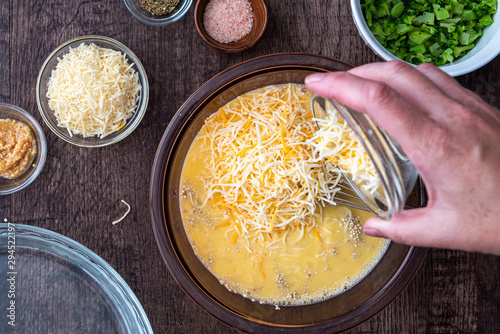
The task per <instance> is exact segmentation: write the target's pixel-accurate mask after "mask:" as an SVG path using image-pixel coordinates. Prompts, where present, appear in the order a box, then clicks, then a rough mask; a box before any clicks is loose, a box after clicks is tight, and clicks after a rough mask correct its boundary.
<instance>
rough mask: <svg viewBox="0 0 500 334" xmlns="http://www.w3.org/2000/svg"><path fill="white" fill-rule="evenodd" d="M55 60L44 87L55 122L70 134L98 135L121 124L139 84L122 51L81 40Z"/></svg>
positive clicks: (129, 112) (130, 111) (134, 100)
mask: <svg viewBox="0 0 500 334" xmlns="http://www.w3.org/2000/svg"><path fill="white" fill-rule="evenodd" d="M58 61H59V62H58V64H57V66H56V69H55V70H53V71H52V76H51V77H50V80H49V83H48V91H47V97H48V99H49V107H50V108H51V109H52V110H53V111H54V114H55V116H56V118H57V122H58V126H60V127H64V128H66V129H67V131H68V133H69V135H70V136H73V135H74V134H80V135H82V136H83V137H92V136H99V138H104V137H106V136H107V135H109V134H110V133H112V132H115V131H118V130H120V129H121V128H122V127H123V126H125V124H126V122H127V120H128V119H129V118H130V117H132V115H133V113H134V112H135V110H136V105H137V100H138V95H139V91H140V89H141V86H140V85H139V77H138V74H137V72H136V71H135V70H134V69H133V65H134V64H130V63H129V62H128V60H127V58H126V57H125V55H124V54H122V53H120V52H119V51H115V50H111V49H107V48H102V47H99V46H97V45H95V44H89V45H88V44H84V43H82V44H80V45H79V46H78V47H77V48H76V49H70V51H69V52H68V53H67V54H65V55H64V56H63V58H62V59H60V58H59V59H58Z"/></svg>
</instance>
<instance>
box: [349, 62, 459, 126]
mask: <svg viewBox="0 0 500 334" xmlns="http://www.w3.org/2000/svg"><path fill="white" fill-rule="evenodd" d="M348 72H349V73H352V74H354V75H356V76H359V77H362V78H366V79H369V80H373V81H379V82H383V83H385V84H386V85H388V86H390V87H391V88H392V89H394V90H395V91H396V92H398V93H399V94H400V95H401V96H403V97H404V98H405V99H406V100H407V101H408V102H410V103H411V104H412V105H413V106H415V107H416V109H418V110H420V111H422V112H424V113H426V114H428V115H433V116H434V115H436V116H437V117H436V118H441V117H442V115H447V114H449V113H452V112H453V110H450V107H449V106H450V105H451V104H452V102H455V101H454V100H453V99H452V98H451V97H450V96H448V95H447V91H448V88H447V87H446V86H440V85H436V84H435V83H434V82H433V81H432V80H431V79H429V78H428V77H427V76H425V75H424V74H422V73H421V72H420V71H417V70H415V68H414V67H413V66H411V65H410V64H407V63H405V62H403V61H400V60H395V61H390V62H385V63H372V64H367V65H364V66H360V67H356V68H353V69H351V70H349V71H348Z"/></svg>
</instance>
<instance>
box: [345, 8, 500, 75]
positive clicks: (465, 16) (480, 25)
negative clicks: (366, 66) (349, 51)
mask: <svg viewBox="0 0 500 334" xmlns="http://www.w3.org/2000/svg"><path fill="white" fill-rule="evenodd" d="M351 9H352V15H353V19H354V23H355V24H356V27H357V28H358V31H359V34H360V35H361V37H362V38H363V40H364V41H365V43H366V44H367V45H368V46H369V47H370V48H371V49H372V50H373V51H374V52H375V53H376V54H377V55H379V56H380V57H381V58H383V59H384V60H394V59H402V60H404V61H406V62H408V63H410V64H414V65H418V64H421V63H424V62H428V63H433V64H435V65H437V66H439V68H441V69H442V70H443V71H445V72H446V73H448V74H449V75H451V76H459V75H463V74H467V73H470V72H472V71H474V70H476V69H478V68H480V67H482V66H484V65H485V64H487V63H488V62H490V61H491V60H492V59H494V58H495V57H496V56H497V55H498V54H500V43H498V41H499V40H500V19H498V15H497V14H496V12H497V9H498V3H497V0H473V1H466V0H378V1H375V0H351Z"/></svg>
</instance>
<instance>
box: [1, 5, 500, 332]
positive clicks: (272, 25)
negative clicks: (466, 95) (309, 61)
mask: <svg viewBox="0 0 500 334" xmlns="http://www.w3.org/2000/svg"><path fill="white" fill-rule="evenodd" d="M267 5H268V8H269V25H268V28H267V31H266V33H265V34H264V36H263V38H262V39H261V41H260V42H259V43H257V44H256V45H255V46H254V47H253V48H251V49H250V50H248V51H246V52H243V53H239V54H233V55H230V54H222V53H218V52H217V51H214V50H212V49H210V48H209V47H207V46H206V45H205V44H204V43H203V42H202V40H201V39H200V38H199V37H198V35H197V33H196V30H195V26H194V21H193V11H194V6H193V7H192V8H191V9H190V11H189V12H188V13H187V15H186V16H185V17H184V18H182V19H181V20H180V21H179V22H177V23H174V24H172V25H169V26H166V27H161V28H156V27H150V26H147V25H144V24H142V23H140V22H138V21H137V20H135V19H134V18H133V17H132V16H131V14H130V13H129V12H128V11H127V9H126V7H125V5H124V3H123V1H120V0H101V1H98V0H85V1H78V0H52V1H47V0H39V1H35V0H31V1H29V0H1V1H0V102H6V103H11V104H15V105H18V106H20V107H22V108H24V109H26V110H27V111H28V112H30V113H31V114H32V115H34V116H35V118H36V119H37V120H38V121H39V122H40V123H41V124H42V127H43V129H44V131H45V134H46V136H47V142H48V149H49V152H48V157H47V162H46V165H45V168H44V170H43V171H42V174H41V175H40V176H39V177H38V179H37V180H36V181H35V182H34V183H32V184H31V185H30V186H29V187H28V188H26V189H24V190H22V191H19V192H17V193H15V194H12V195H8V196H2V197H0V215H1V216H2V217H0V218H2V219H3V218H4V217H7V218H9V220H10V221H11V222H14V223H18V224H29V225H34V226H39V227H43V228H46V229H50V230H53V231H55V232H58V233H61V234H63V235H65V236H68V237H70V238H72V239H74V240H76V241H77V242H80V243H82V244H83V245H85V246H87V247H88V248H90V249H91V250H93V251H94V252H96V253H97V254H98V255H99V256H101V257H102V258H103V259H104V260H106V261H107V262H108V263H109V264H111V266H112V267H113V268H114V269H116V271H117V272H118V273H119V274H120V275H121V276H122V277H123V278H124V279H125V281H126V282H127V283H128V284H129V285H130V287H131V288H132V290H133V291H134V292H135V294H136V295H137V297H138V299H139V300H140V302H141V303H142V305H143V307H144V309H145V311H146V314H147V315H148V317H149V320H150V322H151V325H152V327H153V329H154V331H155V332H156V333H165V332H168V333H200V332H202V331H203V332H205V333H232V332H235V331H234V330H233V329H231V328H229V327H226V326H225V325H223V324H221V323H219V322H218V321H217V320H215V319H213V318H212V317H211V316H209V315H208V314H206V313H205V312H204V311H203V310H201V309H200V308H198V307H197V306H196V305H195V304H194V303H193V302H192V301H191V300H190V299H189V298H188V297H187V296H186V295H185V294H184V293H183V292H182V291H181V289H180V288H179V287H178V286H177V284H176V283H175V281H174V280H173V278H172V276H171V275H170V274H169V272H168V271H167V268H166V266H165V264H164V263H163V260H162V258H161V256H160V253H159V251H158V248H157V246H156V242H155V239H154V235H153V231H152V228H151V218H150V212H149V202H148V195H149V194H148V191H149V181H150V172H151V166H152V163H153V158H154V155H155V152H156V148H157V145H158V143H159V141H160V139H161V136H162V135H163V132H164V131H165V128H166V126H167V125H168V123H169V121H170V119H171V118H172V116H173V115H174V113H175V112H176V110H177V108H179V107H180V106H181V104H182V103H183V101H184V100H186V99H187V98H188V97H189V96H190V95H191V94H192V93H193V92H194V91H195V90H196V89H197V88H198V87H199V86H200V85H202V84H203V83H204V82H205V81H207V80H208V79H209V78H211V77H212V76H213V75H215V74H217V73H218V72H220V71H221V70H223V69H225V68H227V67H228V66H231V65H234V64H237V63H239V62H241V61H243V60H247V59H251V58H253V57H256V56H260V55H265V54H269V53H277V52H308V53H316V54H321V55H325V56H329V57H332V58H336V59H339V60H342V61H345V62H348V63H350V64H353V65H361V64H364V63H369V62H374V61H379V60H380V59H379V58H378V57H377V56H376V55H375V54H374V53H373V52H372V51H371V50H370V49H369V48H368V47H367V46H366V45H365V44H364V43H363V41H362V39H361V37H360V36H359V35H358V32H357V30H356V27H355V25H354V23H353V21H352V18H351V11H350V7H349V3H348V1H323V0H289V1H283V0H268V1H267ZM86 34H88V35H91V34H98V35H105V36H109V37H111V38H115V39H117V40H119V41H121V42H122V43H124V44H125V45H127V46H128V47H129V48H130V49H132V50H133V51H134V52H135V53H136V55H137V56H138V57H139V59H141V61H142V63H143V65H144V67H145V68H146V71H147V74H148V77H149V82H150V86H151V87H150V103H149V107H148V110H147V113H146V115H145V117H144V119H143V121H142V123H141V124H140V126H139V127H138V128H137V129H136V130H135V131H134V132H133V133H132V134H131V135H130V136H129V137H127V138H126V139H125V140H123V141H122V142H120V143H118V144H115V145H112V146H109V147H105V148H100V149H86V148H80V147H76V146H72V145H70V144H67V143H66V142H64V141H62V140H61V139H59V138H58V137H56V136H55V135H54V134H53V133H52V132H51V131H50V130H49V129H48V128H47V126H46V125H45V124H44V123H43V121H42V118H41V117H40V114H39V112H38V110H37V106H36V100H35V85H36V78H37V75H38V71H39V70H40V67H41V65H42V63H43V61H44V60H45V58H46V57H47V56H48V55H49V54H50V52H51V51H52V50H53V49H55V48H56V47H57V46H58V45H60V44H62V43H63V42H65V41H67V40H69V39H71V38H74V37H76V36H80V35H86ZM499 72H500V57H497V58H496V59H495V60H493V61H492V62H491V63H489V64H488V65H486V66H484V67H483V68H481V69H480V70H478V71H475V72H474V73H472V74H469V75H465V76H462V77H459V78H458V80H459V82H460V83H461V84H463V85H464V86H466V87H467V88H469V89H470V90H472V91H474V92H476V93H477V94H479V95H480V96H481V97H482V98H484V99H485V100H486V101H487V102H488V103H490V104H492V105H494V106H496V107H497V108H498V107H500V81H499V80H500V79H499V74H500V73H499ZM122 199H124V200H126V201H127V202H128V203H130V204H131V207H132V210H131V212H130V214H129V215H128V217H127V218H126V219H124V220H123V221H122V222H121V223H119V224H117V225H112V224H111V222H112V221H113V220H115V219H117V218H118V217H120V216H121V215H122V214H123V212H124V211H125V209H126V208H125V207H124V206H123V204H121V203H120V200H122ZM2 284H3V283H2ZM2 326H3V324H2ZM0 332H2V331H1V330H0ZM372 332H373V333H445V332H446V333H452V332H453V333H455V332H465V333H472V332H474V333H499V332H500V257H494V256H488V255H481V254H468V253H464V252H457V251H449V250H439V249H435V250H430V251H429V252H428V255H427V257H426V259H425V261H424V263H423V265H422V267H421V268H420V270H419V271H418V273H417V275H416V276H415V278H414V279H413V281H412V282H411V283H410V284H409V286H408V288H407V289H406V290H405V291H404V292H403V293H402V294H401V295H400V296H399V297H397V298H396V299H395V300H394V302H393V303H391V304H390V305H389V306H388V307H387V308H385V309H384V310H383V311H382V312H380V313H379V314H378V315H377V316H375V317H374V318H372V319H371V320H370V321H368V322H366V323H364V324H362V325H360V326H359V327H357V328H355V329H353V330H352V333H372Z"/></svg>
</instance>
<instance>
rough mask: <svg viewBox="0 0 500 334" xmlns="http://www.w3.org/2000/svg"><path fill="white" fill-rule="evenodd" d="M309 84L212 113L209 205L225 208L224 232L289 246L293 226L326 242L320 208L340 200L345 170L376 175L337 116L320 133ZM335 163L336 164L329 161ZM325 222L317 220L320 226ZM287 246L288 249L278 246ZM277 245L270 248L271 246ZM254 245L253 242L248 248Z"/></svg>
mask: <svg viewBox="0 0 500 334" xmlns="http://www.w3.org/2000/svg"><path fill="white" fill-rule="evenodd" d="M310 95H311V93H310V91H309V90H307V88H306V87H305V86H304V85H297V84H288V85H274V86H268V87H264V88H261V89H257V90H254V91H252V92H249V93H247V94H244V95H241V96H239V97H238V98H237V99H235V100H233V101H231V102H229V103H228V104H226V105H225V106H223V107H222V108H219V110H218V111H217V112H215V113H214V114H212V115H211V116H210V117H209V118H208V119H207V120H206V121H205V126H204V127H203V129H202V133H201V134H200V135H201V138H202V140H204V141H205V147H208V150H209V151H210V154H209V158H208V160H207V161H205V163H206V164H207V166H208V168H209V171H210V172H209V175H208V176H206V177H202V181H203V183H204V185H205V187H206V189H207V192H206V194H207V195H206V198H204V199H202V200H203V204H202V206H204V205H207V203H209V202H210V204H211V205H214V206H215V207H216V208H219V209H221V210H223V211H226V213H227V214H226V217H227V221H224V223H221V224H218V225H217V227H219V226H227V225H231V226H232V227H231V228H229V229H228V230H227V232H226V233H228V234H226V235H227V237H228V238H230V240H231V243H232V244H234V243H235V242H236V240H237V239H238V237H242V238H243V240H246V241H247V243H248V244H249V242H250V240H252V239H253V240H259V241H261V242H263V243H265V244H266V247H268V249H272V248H273V247H284V246H287V245H286V236H287V234H288V231H289V230H290V229H297V230H298V231H299V233H300V238H299V239H297V240H293V241H291V242H290V243H291V244H293V243H295V242H297V241H299V240H300V239H302V237H303V236H304V235H305V234H310V235H311V236H313V237H315V238H316V239H317V241H318V243H322V242H324V240H323V238H322V236H321V234H320V233H319V232H318V230H317V229H316V226H319V227H321V223H322V222H321V219H322V218H321V217H322V207H323V206H325V205H336V198H335V196H336V194H337V193H338V192H339V191H340V187H339V186H338V183H339V181H340V180H341V176H342V173H345V169H347V170H348V171H349V172H351V173H352V175H353V176H355V177H356V178H359V179H362V180H368V179H370V180H371V179H372V176H374V175H375V176H376V173H375V170H374V168H373V166H372V165H371V162H370V161H369V159H368V156H367V154H366V152H364V150H363V147H362V145H361V144H360V143H359V142H358V139H357V137H356V136H355V134H354V133H353V131H352V130H351V129H350V128H349V126H348V125H347V124H345V122H344V121H343V119H341V117H340V116H339V115H332V117H330V118H329V119H328V120H326V121H322V122H323V123H322V125H323V126H322V128H321V130H319V131H318V130H317V128H316V123H315V119H313V114H312V111H311V107H310V97H311V96H310ZM329 162H330V163H329ZM318 224H319V225H318ZM278 245H282V246H278ZM271 246H272V247H271ZM247 248H248V247H247Z"/></svg>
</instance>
